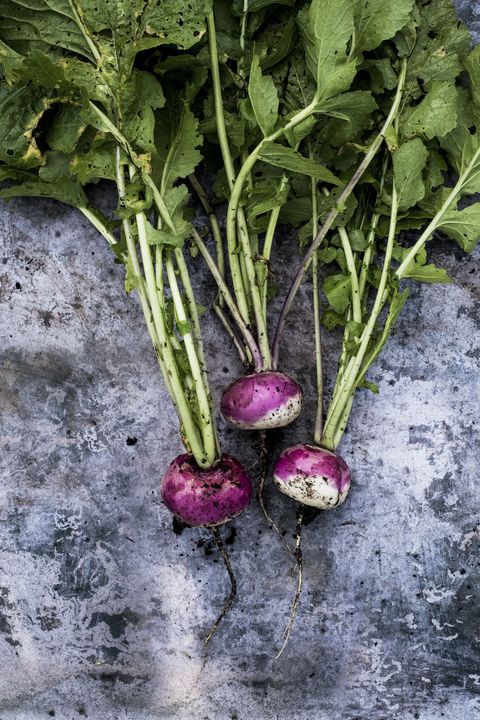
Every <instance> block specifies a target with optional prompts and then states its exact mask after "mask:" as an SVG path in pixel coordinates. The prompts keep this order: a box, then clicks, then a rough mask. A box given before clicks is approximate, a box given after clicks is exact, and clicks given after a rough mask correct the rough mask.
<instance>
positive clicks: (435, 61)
mask: <svg viewBox="0 0 480 720" xmlns="http://www.w3.org/2000/svg"><path fill="white" fill-rule="evenodd" d="M417 5H418V12H419V19H418V20H417V33H416V37H415V41H414V43H413V46H412V51H411V53H410V57H409V60H408V74H407V87H408V88H409V90H410V93H412V94H413V95H414V97H417V96H418V95H420V94H421V93H422V87H423V88H425V89H427V90H428V89H430V87H431V86H432V84H433V83H439V82H447V83H453V82H454V81H455V78H456V77H457V76H458V75H459V74H460V72H461V69H462V63H461V60H462V59H463V58H464V57H465V56H466V55H467V54H468V53H469V52H470V46H471V37H470V34H469V32H468V30H467V28H466V27H465V25H464V24H463V23H461V22H459V21H458V18H457V16H456V13H455V8H454V5H453V3H452V2H451V0H434V1H433V2H429V3H418V4H417ZM418 79H420V80H421V84H420V83H418Z"/></svg>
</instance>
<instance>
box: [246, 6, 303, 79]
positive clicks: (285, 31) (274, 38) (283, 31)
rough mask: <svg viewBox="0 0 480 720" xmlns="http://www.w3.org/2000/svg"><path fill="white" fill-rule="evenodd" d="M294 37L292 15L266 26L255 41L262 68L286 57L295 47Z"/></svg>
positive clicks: (295, 26)
mask: <svg viewBox="0 0 480 720" xmlns="http://www.w3.org/2000/svg"><path fill="white" fill-rule="evenodd" d="M296 39H297V25H296V22H295V17H294V16H291V17H289V19H288V20H287V22H286V23H283V24H278V25H271V26H269V27H267V29H266V32H264V33H262V36H261V38H260V39H259V40H258V41H256V42H255V50H256V52H257V53H258V58H259V60H260V67H261V68H262V70H268V69H270V68H272V67H274V66H275V65H277V64H278V63H280V62H281V61H282V60H284V59H285V58H287V57H288V56H289V55H290V53H291V52H292V50H293V48H294V47H295V40H296Z"/></svg>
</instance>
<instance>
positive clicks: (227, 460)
mask: <svg viewBox="0 0 480 720" xmlns="http://www.w3.org/2000/svg"><path fill="white" fill-rule="evenodd" d="M161 494H162V499H163V502H164V503H165V505H166V506H167V508H168V509H169V510H170V511H171V512H172V513H173V514H174V515H175V516H176V517H177V518H179V519H180V520H181V521H182V522H184V523H186V524H187V525H191V526H193V527H210V528H214V527H217V526H218V525H223V523H226V522H228V521H229V520H231V519H232V518H234V517H236V516H237V515H239V514H240V513H241V512H242V511H243V510H245V508H246V507H247V505H248V504H249V503H250V500H251V498H252V483H251V481H250V478H249V477H248V474H247V472H246V470H245V468H244V467H243V465H241V464H240V463H239V462H238V460H235V458H232V457H230V455H223V456H222V458H221V460H219V461H218V462H217V463H215V465H212V467H210V468H207V469H203V468H199V467H198V465H197V463H196V462H195V459H194V457H193V456H192V455H189V454H183V455H179V456H178V457H177V458H176V459H175V460H174V461H173V462H171V463H170V465H169V466H168V468H167V471H166V473H165V475H164V477H163V480H162V485H161Z"/></svg>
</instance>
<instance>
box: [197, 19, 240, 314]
mask: <svg viewBox="0 0 480 720" xmlns="http://www.w3.org/2000/svg"><path fill="white" fill-rule="evenodd" d="M207 31H208V46H209V51H210V72H211V75H212V87H213V101H214V107H215V119H216V126H217V134H218V141H219V143H220V150H221V153H222V158H223V165H224V167H225V173H226V176H227V182H228V185H229V188H230V189H231V188H232V187H233V183H234V182H235V169H234V167H233V160H232V155H231V153H230V146H229V144H228V136H227V129H226V126H225V116H224V114H223V98H222V85H221V80H220V68H219V65H218V47H217V33H216V29H215V15H214V11H213V10H212V11H211V12H210V13H209V14H208V15H207ZM236 251H237V247H236V239H235V237H234V238H233V239H232V238H230V240H229V244H228V258H229V263H230V272H231V275H232V283H233V289H234V293H235V297H236V299H237V303H238V309H239V312H240V315H241V316H242V318H243V320H244V321H245V322H246V323H247V324H248V323H249V319H250V318H249V311H248V301H247V294H246V290H245V287H244V285H243V280H242V272H241V267H240V260H239V257H238V255H237V252H236Z"/></svg>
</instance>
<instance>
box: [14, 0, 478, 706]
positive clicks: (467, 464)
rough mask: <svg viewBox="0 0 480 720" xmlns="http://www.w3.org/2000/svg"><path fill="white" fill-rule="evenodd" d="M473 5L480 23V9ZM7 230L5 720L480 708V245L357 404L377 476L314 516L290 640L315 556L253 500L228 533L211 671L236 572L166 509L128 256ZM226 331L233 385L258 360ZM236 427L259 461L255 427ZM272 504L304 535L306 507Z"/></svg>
mask: <svg viewBox="0 0 480 720" xmlns="http://www.w3.org/2000/svg"><path fill="white" fill-rule="evenodd" d="M433 1H435V0H433ZM458 6H459V9H460V10H461V13H462V15H463V16H464V17H465V19H467V20H468V21H469V23H470V27H471V28H472V29H473V30H474V31H475V30H476V29H477V30H480V9H478V5H476V4H475V3H469V2H467V1H466V2H463V3H462V2H460V3H459V4H458ZM0 238H1V242H2V246H3V248H2V251H1V253H0V263H3V264H1V265H0V300H1V304H2V305H1V309H2V314H1V331H2V351H1V368H2V370H1V375H2V385H1V389H0V400H1V408H2V415H3V417H2V429H1V434H0V444H1V461H0V463H1V470H2V476H3V480H2V483H1V486H0V493H1V502H0V664H1V673H0V720H43V719H44V718H50V717H56V718H59V719H61V720H77V719H80V718H91V719H92V720H126V719H127V718H128V719H130V720H154V719H157V718H158V720H167V719H168V720H170V719H171V718H175V719H178V720H191V719H192V720H193V719H194V718H195V720H196V719H198V720H250V718H259V720H340V718H341V719H342V720H367V719H368V720H384V719H386V720H403V719H410V718H419V719H421V720H437V719H440V718H446V719H448V720H474V719H475V718H478V717H479V712H480V695H479V691H480V665H479V642H480V627H479V612H478V608H479V574H478V565H479V564H480V563H479V553H478V548H479V540H480V518H479V509H478V497H479V492H478V474H479V460H478V448H479V440H480V437H479V427H478V411H479V407H480V374H479V358H480V314H479V310H480V284H479V274H478V271H477V269H478V261H479V258H480V252H476V253H475V254H474V255H473V256H471V257H465V256H463V254H462V253H461V252H460V251H458V250H456V249H455V248H454V247H453V245H442V246H440V247H439V248H438V249H437V251H436V260H437V261H438V262H439V263H441V264H442V265H443V266H444V267H446V269H447V270H448V271H449V272H450V273H451V275H452V276H453V278H454V280H455V284H454V285H452V286H438V287H437V286H423V287H418V286H417V287H415V288H414V289H413V292H412V298H411V300H410V303H409V305H408V307H407V309H406V311H405V312H404V313H403V315H402V317H401V319H400V322H399V324H398V332H397V334H396V335H395V337H393V338H392V340H391V341H390V343H389V345H388V348H387V349H386V351H385V352H384V354H383V356H382V359H381V361H380V362H379V363H378V365H377V366H376V367H375V369H374V370H373V372H372V373H371V377H372V379H373V380H374V381H375V382H377V383H378V384H379V385H380V389H381V393H380V396H379V397H378V398H377V397H373V396H372V395H370V394H367V393H366V392H362V393H360V394H359V396H358V399H357V402H356V405H355V410H354V414H353V417H352V421H351V423H350V426H349V429H348V432H347V434H346V436H345V439H344V442H343V444H342V452H343V454H344V456H345V458H346V460H347V461H348V462H349V464H350V466H351V468H352V469H353V471H354V486H353V488H352V492H351V495H350V498H349V500H348V502H347V503H346V505H345V506H343V507H342V508H341V509H340V510H338V511H335V512H332V513H330V514H328V513H325V514H323V515H322V516H320V517H318V518H317V519H316V520H315V521H313V522H312V523H311V524H309V525H308V526H307V528H306V530H305V537H304V547H305V576H306V577H305V592H304V595H303V598H302V603H301V607H300V611H299V616H298V621H297V623H296V626H295V630H294V633H293V635H292V638H291V641H290V644H289V646H288V648H287V650H286V652H285V654H284V655H283V656H282V658H281V659H280V660H279V661H275V660H274V656H275V654H276V651H277V650H278V648H279V644H280V640H281V632H282V629H283V626H284V624H285V622H286V619H287V616H288V609H289V602H290V598H291V592H292V588H293V584H294V572H293V567H292V564H291V563H290V561H289V559H288V558H287V557H286V555H285V552H284V550H283V549H282V547H281V546H280V545H279V543H278V542H277V541H276V538H275V537H274V536H273V535H272V534H271V533H270V532H268V531H267V530H266V528H265V524H264V522H263V519H262V516H261V514H260V512H259V510H258V507H257V506H256V505H255V504H254V505H252V507H251V508H250V509H249V510H248V511H247V512H246V513H245V514H244V515H243V516H242V517H240V518H238V519H237V520H236V521H235V523H234V524H233V526H232V529H231V530H229V531H224V533H225V534H226V535H228V540H229V549H230V551H231V555H232V561H233V563H234V565H235V567H236V570H237V574H238V579H239V598H238V602H237V604H236V606H235V609H234V610H233V612H231V614H230V615H229V617H228V618H227V620H226V621H225V622H224V624H223V625H222V627H221V629H220V630H219V632H218V634H217V636H216V637H215V638H214V640H213V641H212V644H211V648H210V654H209V658H208V660H207V662H206V663H205V665H204V666H203V667H202V665H203V655H202V645H201V640H202V638H203V637H204V635H205V633H206V632H207V630H208V628H209V625H210V623H211V622H212V620H213V618H214V617H215V615H216V613H217V612H218V610H219V608H220V607H221V604H222V601H223V598H224V595H225V592H226V590H227V582H226V578H225V572H224V569H223V566H222V565H221V563H219V561H218V558H217V556H216V553H215V552H214V551H213V548H212V545H211V541H210V536H209V534H208V533H206V532H205V531H199V530H185V531H184V532H183V533H182V534H180V535H175V534H174V533H173V532H172V523H171V517H170V515H169V513H168V512H167V511H166V510H165V509H164V507H163V506H162V505H161V504H160V502H159V497H158V487H159V481H160V478H161V475H162V473H163V471H164V468H165V466H166V464H167V463H168V462H169V460H170V459H171V458H172V457H173V456H174V455H175V454H176V453H177V451H179V450H180V445H179V441H178V437H177V427H176V420H175V417H174V414H173V412H172V409H171V406H170V403H169V400H168V398H167V395H166V393H165V391H164V389H163V386H162V383H161V379H160V375H159V372H158V370H157V367H156V364H155V360H154V357H153V353H152V351H151V349H150V346H149V340H148V337H147V333H146V331H145V329H144V326H143V320H142V317H141V313H140V310H139V307H138V305H137V302H136V300H135V299H134V298H130V297H127V296H126V295H125V293H124V292H123V287H122V270H121V268H120V267H118V266H113V264H112V257H111V254H110V252H109V250H108V249H107V248H106V247H105V245H104V244H103V242H102V241H101V239H99V238H98V237H97V235H96V233H95V232H94V231H93V230H92V229H91V227H90V226H89V225H88V223H87V222H86V221H85V220H84V219H83V218H82V217H81V216H80V215H79V213H77V212H75V211H73V210H71V209H69V208H66V207H64V206H61V205H59V204H55V203H53V202H47V201H44V202H40V201H29V200H22V201H16V202H11V203H9V204H8V205H5V204H3V205H1V206H0ZM287 247H288V243H287V242H285V245H284V248H285V252H287V250H286V248H287ZM196 266H197V267H198V268H200V267H201V263H200V261H199V260H197V261H196ZM278 272H279V275H280V276H284V275H285V274H287V273H288V272H289V268H288V267H285V268H284V270H283V271H282V269H281V268H279V269H278ZM197 276H198V274H197ZM212 292H213V291H212V289H211V288H207V292H206V293H205V300H206V301H208V300H209V299H211V296H212ZM308 293H309V288H308V287H305V288H304V289H303V294H302V297H301V299H300V302H299V304H298V305H297V312H298V314H299V315H300V312H301V308H302V304H303V307H304V308H305V311H306V317H305V320H303V319H302V320H301V322H298V323H297V325H296V326H294V325H293V324H291V325H290V328H289V335H288V340H287V342H286V343H285V348H284V350H285V352H284V358H285V365H286V368H287V370H290V371H291V372H292V373H293V374H294V375H296V376H297V377H298V378H299V380H300V381H301V382H302V383H303V386H304V388H305V390H306V392H307V396H308V399H309V402H308V404H307V409H306V412H305V414H304V415H303V417H302V419H301V421H299V422H298V423H297V424H296V425H295V426H293V427H291V428H290V429H289V430H288V432H285V433H284V434H283V436H282V435H279V437H278V443H279V446H282V445H284V444H286V443H287V442H291V441H293V440H297V439H298V440H306V439H308V437H309V432H308V428H309V427H311V422H312V410H313V406H312V402H313V382H314V372H313V368H312V355H311V352H310V345H309V343H311V340H310V337H311V320H310V317H309V314H308ZM209 325H210V327H209V329H208V331H207V332H206V343H207V350H208V354H209V356H210V358H211V359H212V362H211V370H212V372H211V377H212V382H213V384H214V386H215V388H216V389H217V393H218V392H219V390H220V388H221V387H222V386H224V385H225V384H226V383H227V382H228V381H230V380H231V379H232V378H234V377H235V375H236V373H237V372H238V370H239V367H238V363H237V361H236V358H235V357H234V355H233V352H231V351H230V349H229V348H228V346H227V343H225V341H224V338H223V336H222V335H221V333H220V331H219V329H218V328H216V327H215V322H214V321H213V319H211V318H210V319H209ZM329 342H330V345H329V347H331V348H332V350H333V347H334V346H333V342H334V340H331V341H329ZM327 373H328V376H329V378H330V380H331V379H332V378H333V373H334V357H333V355H332V354H330V357H329V359H328V361H327ZM221 428H222V435H223V438H224V446H225V448H227V449H228V450H229V451H230V452H233V453H234V454H236V455H237V456H238V457H241V458H243V459H244V460H245V462H246V463H247V464H248V465H249V467H250V468H251V471H252V474H254V473H255V471H256V468H255V465H254V463H255V457H256V453H255V448H254V447H253V445H252V443H251V440H252V438H250V437H246V436H245V435H241V434H239V433H236V432H234V431H232V430H229V429H228V428H226V427H225V426H224V425H223V424H222V425H221ZM268 498H269V503H270V505H271V507H272V511H273V512H274V513H275V515H276V517H278V518H279V522H280V523H281V525H282V527H285V528H286V529H287V530H288V532H289V533H292V532H293V528H294V517H293V508H292V505H291V504H290V503H289V501H288V500H287V499H284V498H282V497H279V496H278V495H277V494H275V492H274V491H272V490H271V488H269V492H268Z"/></svg>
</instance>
